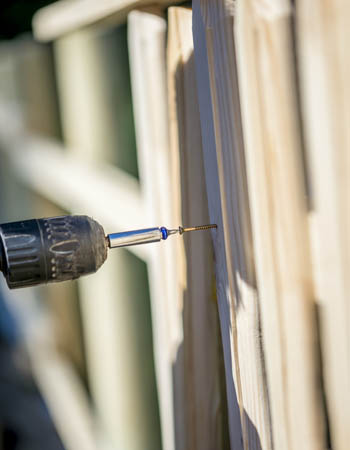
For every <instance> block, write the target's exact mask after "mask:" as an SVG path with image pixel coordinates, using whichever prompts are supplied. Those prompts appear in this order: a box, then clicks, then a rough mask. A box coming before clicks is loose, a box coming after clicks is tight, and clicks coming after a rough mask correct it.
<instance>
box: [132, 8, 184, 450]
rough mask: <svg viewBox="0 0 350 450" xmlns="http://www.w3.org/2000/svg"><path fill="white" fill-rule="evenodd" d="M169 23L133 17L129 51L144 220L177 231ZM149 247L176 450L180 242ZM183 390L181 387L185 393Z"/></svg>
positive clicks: (165, 426) (168, 432)
mask: <svg viewBox="0 0 350 450" xmlns="http://www.w3.org/2000/svg"><path fill="white" fill-rule="evenodd" d="M166 32H167V26H166V20H165V18H164V17H163V16H162V15H161V12H160V10H159V9H152V10H143V11H133V12H131V13H130V14H129V16H128V47H129V58H130V68H131V82H132V94H133V107H134V117H135V128H136V141H137V153H138V165H139V172H140V183H141V187H142V192H143V195H144V201H145V205H146V215H145V217H144V220H145V221H146V224H147V223H152V222H154V221H155V222H156V223H158V224H159V225H162V224H163V225H165V226H169V227H175V226H178V225H179V224H178V223H176V220H175V219H176V216H175V215H174V206H175V205H174V204H173V202H172V196H171V178H170V152H169V135H168V115H167V101H166V98H167V90H166V89H167V88H166V61H165V45H166ZM177 239H178V238H174V237H173V238H169V239H168V240H167V241H166V242H165V243H163V245H159V246H154V245H152V246H150V249H149V255H150V258H149V264H148V271H149V281H150V289H151V302H152V317H153V336H154V341H153V342H154V354H155V364H156V373H157V383H158V393H159V407H160V418H161V427H162V439H163V447H164V450H172V449H175V448H176V433H177V432H178V430H176V429H175V415H176V414H177V412H178V413H179V414H181V412H182V411H181V409H178V405H177V404H176V399H177V388H178V384H177V381H178V377H177V375H176V373H175V365H176V362H177V358H178V353H179V351H180V346H181V344H182V341H183V324H182V299H181V296H180V292H179V289H178V286H177V283H176V280H177V278H178V270H179V268H178V265H177V259H176V241H177ZM180 389H181V388H180Z"/></svg>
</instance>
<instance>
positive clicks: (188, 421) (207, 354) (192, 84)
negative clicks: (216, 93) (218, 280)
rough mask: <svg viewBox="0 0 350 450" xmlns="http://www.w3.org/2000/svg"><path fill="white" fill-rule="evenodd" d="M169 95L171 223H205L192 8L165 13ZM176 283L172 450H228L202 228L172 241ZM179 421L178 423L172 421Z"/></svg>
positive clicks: (206, 236)
mask: <svg viewBox="0 0 350 450" xmlns="http://www.w3.org/2000/svg"><path fill="white" fill-rule="evenodd" d="M167 61H168V64H167V66H168V98H169V124H170V149H171V169H172V170H171V173H172V186H173V193H172V204H173V207H174V209H175V210H176V220H177V222H176V223H181V224H184V225H185V226H186V225H189V226H190V225H195V224H206V223H209V214H208V200H207V194H206V185H205V176H204V163H203V154H202V138H201V128H200V119H199V107H198V98H197V86H196V74H195V65H194V56H193V39H192V11H191V10H190V9H188V8H180V7H172V8H170V9H169V10H168V47H167ZM176 242H177V245H178V251H177V265H178V266H179V267H181V268H182V270H181V271H180V272H179V278H178V284H179V289H180V291H181V294H182V298H183V300H182V301H183V322H184V341H183V346H182V349H181V351H180V352H178V357H177V361H176V369H178V368H179V367H183V372H182V373H183V375H182V374H181V373H179V371H178V370H176V373H177V374H178V375H182V376H183V378H184V379H183V388H184V389H183V392H178V394H180V395H181V394H182V395H183V398H182V399H179V398H178V396H177V398H176V403H178V406H179V409H178V411H177V413H176V419H177V424H176V429H177V431H179V433H177V435H176V441H177V447H176V448H177V449H178V450H180V449H184V450H185V449H193V450H196V449H198V450H199V449H201V450H211V449H214V448H217V449H219V448H220V449H222V450H224V449H227V448H229V439H228V427H227V415H226V396H224V395H223V392H222V384H223V383H224V382H225V381H224V378H223V377H221V375H224V374H221V370H220V366H221V361H220V359H221V358H222V354H221V351H220V350H221V349H220V342H221V339H220V330H219V327H218V316H217V302H216V297H215V290H214V289H215V280H214V264H213V248H212V241H211V235H210V233H209V232H201V233H189V234H188V235H185V236H184V238H183V239H178V240H177V241H176ZM179 421H180V423H179Z"/></svg>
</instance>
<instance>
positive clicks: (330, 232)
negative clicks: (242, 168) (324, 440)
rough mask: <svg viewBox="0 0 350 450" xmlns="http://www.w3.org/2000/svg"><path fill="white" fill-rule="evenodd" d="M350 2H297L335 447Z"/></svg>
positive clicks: (344, 359) (346, 274)
mask: <svg viewBox="0 0 350 450" xmlns="http://www.w3.org/2000/svg"><path fill="white" fill-rule="evenodd" d="M349 20H350V3H349V2H348V1H346V0H336V1H333V2H324V1H321V2H319V1H307V2H302V1H297V2H296V25H297V27H296V29H297V37H298V39H297V44H298V46H297V48H298V62H299V67H298V68H299V77H300V82H301V94H302V95H301V99H302V103H301V104H302V118H303V123H304V131H305V144H306V145H305V147H306V155H307V160H308V166H309V174H310V184H311V189H310V190H311V194H312V199H311V201H312V209H313V210H312V221H311V234H312V236H313V267H314V277H315V285H316V298H317V300H318V303H319V317H320V328H321V342H322V355H323V371H324V381H325V393H326V402H327V406H328V418H329V423H330V436H331V447H332V448H333V449H335V450H345V449H347V448H348V447H349V442H350V427H349V424H350V327H349V322H350V307H349V298H350V294H349V293H350V103H349V98H350V55H349V49H348V44H349V39H350V29H349Z"/></svg>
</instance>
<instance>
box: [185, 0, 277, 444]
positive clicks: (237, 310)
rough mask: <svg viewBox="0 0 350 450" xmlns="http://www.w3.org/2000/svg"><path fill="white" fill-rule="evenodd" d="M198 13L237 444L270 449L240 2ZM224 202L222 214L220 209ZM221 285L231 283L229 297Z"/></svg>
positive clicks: (197, 8)
mask: <svg viewBox="0 0 350 450" xmlns="http://www.w3.org/2000/svg"><path fill="white" fill-rule="evenodd" d="M193 8H194V18H193V34H194V43H195V45H194V49H195V57H196V65H197V79H198V87H199V89H198V95H199V104H200V113H201V124H202V133H203V137H204V136H206V137H207V138H204V139H203V142H204V155H205V156H204V158H205V160H206V169H207V173H206V178H207V189H208V195H209V197H211V196H213V195H214V193H216V195H217V198H216V200H213V203H214V202H215V203H216V205H215V206H214V205H213V204H210V198H209V209H210V212H211V214H212V217H215V216H214V213H215V211H216V213H219V214H220V218H219V229H218V241H219V240H221V243H220V245H218V242H216V248H215V251H216V271H217V277H218V294H219V302H220V303H223V302H224V303H226V307H227V308H228V309H227V310H226V311H223V310H221V326H222V330H223V331H224V330H225V326H227V324H228V323H227V322H226V321H227V319H228V318H230V322H229V330H228V331H229V333H230V336H229V339H227V338H228V336H227V335H226V336H225V335H223V341H224V346H226V347H227V348H228V349H229V351H230V353H231V355H232V356H231V355H230V356H231V357H232V363H231V362H230V360H229V358H228V355H227V353H226V355H225V356H226V370H227V373H228V374H230V376H231V377H233V379H234V383H235V389H236V392H237V401H238V405H239V412H240V422H241V426H240V424H239V421H238V418H237V404H236V401H235V399H234V397H233V396H231V397H229V407H230V411H229V412H230V416H231V427H230V431H231V445H232V448H240V446H241V443H240V439H239V438H238V439H237V435H238V430H239V428H240V427H241V428H242V439H243V446H244V448H245V449H248V448H251V449H260V448H264V449H265V448H271V437H270V423H269V408H268V400H267V390H266V381H265V376H264V364H263V355H262V349H261V341H260V324H259V308H258V297H257V292H256V286H255V268H254V262H253V256H252V239H251V226H250V212H249V202H248V193H247V183H246V174H245V170H246V169H245V161H244V149H243V142H242V132H241V124H240V109H239V95H238V85H237V75H236V65H235V47H234V36H233V2H221V1H215V2H214V1H195V2H194V4H193ZM206 72H207V73H206ZM205 97H206V102H207V103H206V104H205V100H204V98H205ZM208 109H209V111H208ZM208 135H209V136H210V137H209V136H208ZM215 151H216V153H215ZM215 166H216V167H217V172H216V173H215V172H214V171H213V167H214V168H215ZM214 170H215V169H214ZM215 184H216V188H215ZM213 188H214V189H216V192H215V190H214V189H213ZM217 203H219V204H220V205H221V211H218V210H217ZM215 219H216V220H218V218H217V217H215ZM220 222H222V223H220ZM225 268H226V270H227V273H226V274H225ZM223 275H224V276H225V278H224V279H223ZM226 277H227V278H226ZM220 282H223V283H224V285H223V286H222V287H224V289H223V291H221V290H220ZM222 287H221V288H222ZM228 386H229V384H228ZM234 417H236V419H235V420H234Z"/></svg>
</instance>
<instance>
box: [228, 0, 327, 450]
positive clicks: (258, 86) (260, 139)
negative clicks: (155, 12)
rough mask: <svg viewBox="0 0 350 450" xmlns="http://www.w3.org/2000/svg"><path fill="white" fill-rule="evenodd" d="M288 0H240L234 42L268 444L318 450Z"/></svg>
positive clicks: (319, 414)
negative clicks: (266, 394)
mask: <svg viewBox="0 0 350 450" xmlns="http://www.w3.org/2000/svg"><path fill="white" fill-rule="evenodd" d="M291 14H292V7H291V4H290V2H289V1H244V2H243V1H240V2H238V5H237V25H236V28H235V29H236V42H237V48H238V51H237V52H238V68H239V85H240V93H241V101H242V111H243V125H244V126H243V128H244V138H245V144H246V160H247V171H248V181H249V182H248V185H249V196H250V201H251V211H252V223H253V236H254V249H255V258H256V268H257V277H258V289H259V295H260V298H261V301H260V305H261V315H262V333H263V342H264V350H265V360H266V369H267V376H268V386H269V397H270V401H271V414H272V425H273V436H274V446H275V448H276V449H278V450H284V449H288V450H292V449H293V450H294V449H295V450H301V449H305V450H312V449H315V450H316V449H323V448H325V446H326V443H325V440H324V434H323V431H324V430H323V405H322V401H321V398H320V391H319V377H320V373H319V367H318V359H317V344H318V342H317V330H316V321H315V302H314V292H313V285H312V283H313V280H312V270H311V264H310V252H309V239H308V228H307V206H306V202H305V197H306V190H305V186H304V176H303V175H304V173H303V166H302V154H301V133H300V128H299V125H300V124H299V118H298V109H297V97H298V91H297V88H296V80H295V77H294V74H295V68H294V61H295V60H294V55H293V41H292V22H291Z"/></svg>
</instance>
